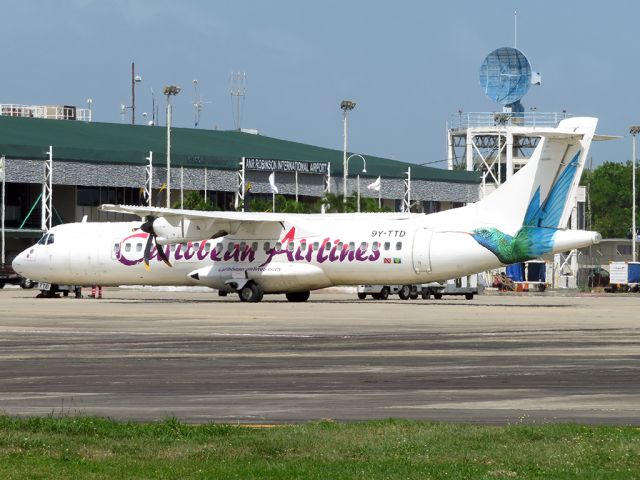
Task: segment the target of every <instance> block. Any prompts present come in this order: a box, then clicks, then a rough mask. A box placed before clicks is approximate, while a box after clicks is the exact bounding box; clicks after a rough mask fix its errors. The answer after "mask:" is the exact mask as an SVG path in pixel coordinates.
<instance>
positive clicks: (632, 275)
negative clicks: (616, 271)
mask: <svg viewBox="0 0 640 480" xmlns="http://www.w3.org/2000/svg"><path fill="white" fill-rule="evenodd" d="M627 279H628V281H629V283H640V262H635V263H634V262H629V271H628V273H627Z"/></svg>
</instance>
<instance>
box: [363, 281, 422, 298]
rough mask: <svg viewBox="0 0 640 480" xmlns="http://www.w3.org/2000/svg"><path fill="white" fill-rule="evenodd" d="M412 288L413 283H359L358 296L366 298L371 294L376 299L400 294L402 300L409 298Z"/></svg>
mask: <svg viewBox="0 0 640 480" xmlns="http://www.w3.org/2000/svg"><path fill="white" fill-rule="evenodd" d="M411 290H412V286H411V285H359V286H358V298H359V299H360V300H364V299H365V298H367V295H371V297H373V299H374V300H386V299H387V298H389V295H398V297H400V299H401V300H408V299H409V297H410V296H411Z"/></svg>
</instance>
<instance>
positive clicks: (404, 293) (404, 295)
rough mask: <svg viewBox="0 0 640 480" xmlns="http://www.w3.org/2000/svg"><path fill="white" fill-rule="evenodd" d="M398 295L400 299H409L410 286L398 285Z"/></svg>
mask: <svg viewBox="0 0 640 480" xmlns="http://www.w3.org/2000/svg"><path fill="white" fill-rule="evenodd" d="M398 296H399V297H400V300H409V297H410V296H411V287H410V286H409V285H403V286H402V287H400V290H399V291H398Z"/></svg>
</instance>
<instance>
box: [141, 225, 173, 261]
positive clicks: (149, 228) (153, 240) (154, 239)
mask: <svg viewBox="0 0 640 480" xmlns="http://www.w3.org/2000/svg"><path fill="white" fill-rule="evenodd" d="M155 220H156V217H152V216H148V217H147V218H146V220H145V221H144V222H143V223H142V225H140V226H139V227H138V228H136V229H135V230H142V231H143V232H145V233H148V234H149V237H148V238H147V244H146V245H145V247H144V256H143V261H144V268H146V269H147V271H150V270H151V268H150V267H149V258H150V256H151V247H152V246H153V244H155V246H156V251H157V252H158V257H160V259H161V260H162V261H163V262H164V263H166V264H167V265H168V266H169V267H170V266H171V262H169V258H168V257H167V255H166V254H165V253H164V250H163V249H162V248H160V245H158V236H157V235H156V232H155V230H154V229H153V222H154V221H155Z"/></svg>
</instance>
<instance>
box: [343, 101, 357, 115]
mask: <svg viewBox="0 0 640 480" xmlns="http://www.w3.org/2000/svg"><path fill="white" fill-rule="evenodd" d="M354 108H356V102H354V101H352V100H342V102H340V109H341V110H344V111H345V112H346V111H347V110H353V109H354Z"/></svg>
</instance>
